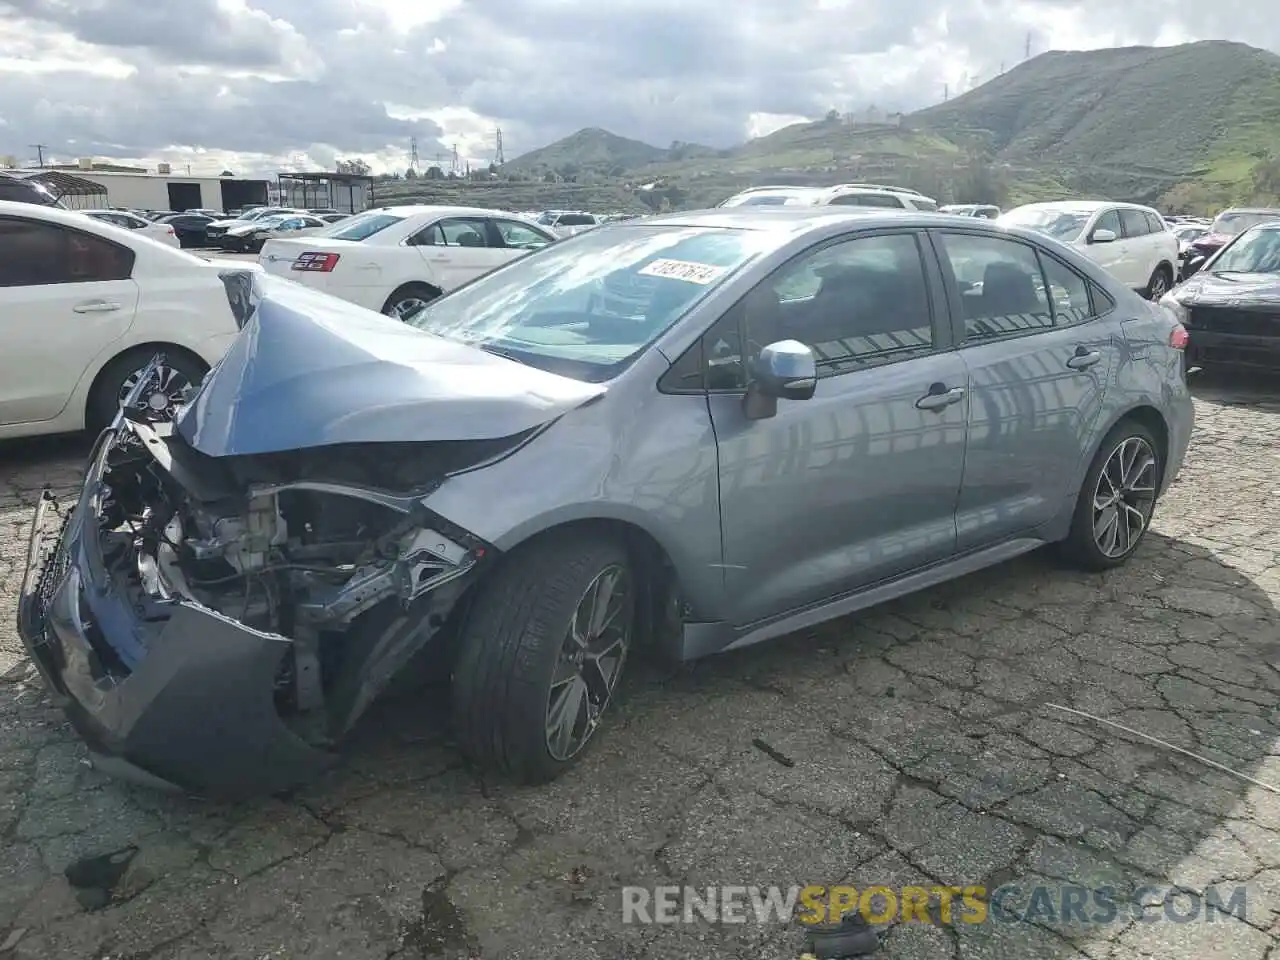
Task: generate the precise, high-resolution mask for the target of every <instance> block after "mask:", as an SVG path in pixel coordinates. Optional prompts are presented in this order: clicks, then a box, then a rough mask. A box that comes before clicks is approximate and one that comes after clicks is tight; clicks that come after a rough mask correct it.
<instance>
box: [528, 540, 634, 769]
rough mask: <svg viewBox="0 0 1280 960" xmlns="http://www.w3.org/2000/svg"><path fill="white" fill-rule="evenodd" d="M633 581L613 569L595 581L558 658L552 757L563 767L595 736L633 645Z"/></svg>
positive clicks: (549, 732) (551, 707) (551, 708)
mask: <svg viewBox="0 0 1280 960" xmlns="http://www.w3.org/2000/svg"><path fill="white" fill-rule="evenodd" d="M633 609H634V597H633V595H632V590H631V577H630V575H629V573H628V572H627V569H626V568H625V567H623V566H621V565H620V564H611V565H610V566H608V567H606V568H605V569H604V570H602V571H600V573H598V574H597V575H596V577H595V579H593V580H592V581H591V584H590V586H588V587H587V589H586V591H585V592H584V593H583V595H582V598H581V599H580V600H579V601H578V605H577V607H576V608H575V609H574V612H573V617H572V619H571V620H570V621H569V628H568V629H567V630H566V631H565V638H564V642H563V644H562V645H561V648H560V654H559V656H558V657H557V658H556V664H555V668H554V672H553V673H552V677H551V688H550V690H549V692H548V696H547V716H546V728H545V729H546V743H547V752H548V753H550V754H551V756H552V758H553V759H555V760H558V761H561V762H563V761H566V760H569V759H571V758H573V757H574V756H575V755H577V754H578V753H579V752H580V751H581V750H582V748H583V747H585V746H586V745H587V741H588V740H590V739H591V736H592V734H594V733H595V731H596V727H597V726H598V725H599V722H600V716H601V714H603V713H604V711H605V708H606V707H608V705H609V702H610V701H611V700H612V699H613V692H614V688H615V687H616V686H617V683H618V678H619V676H621V674H622V665H623V662H624V661H625V660H626V657H627V648H628V646H629V645H630V643H631V621H632V611H633Z"/></svg>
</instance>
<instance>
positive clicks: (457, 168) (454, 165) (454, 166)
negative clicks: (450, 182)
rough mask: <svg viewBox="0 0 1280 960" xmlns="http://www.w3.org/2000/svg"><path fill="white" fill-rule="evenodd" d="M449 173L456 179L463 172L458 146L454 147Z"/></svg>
mask: <svg viewBox="0 0 1280 960" xmlns="http://www.w3.org/2000/svg"><path fill="white" fill-rule="evenodd" d="M449 172H450V173H452V174H453V175H454V176H455V177H456V176H458V174H460V173H461V172H462V170H461V165H460V164H459V163H458V145H457V144H456V143H455V144H454V145H453V159H452V160H450V162H449Z"/></svg>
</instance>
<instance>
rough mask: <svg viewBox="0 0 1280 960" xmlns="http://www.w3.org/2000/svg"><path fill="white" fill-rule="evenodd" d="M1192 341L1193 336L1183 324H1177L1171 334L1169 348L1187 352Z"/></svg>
mask: <svg viewBox="0 0 1280 960" xmlns="http://www.w3.org/2000/svg"><path fill="white" fill-rule="evenodd" d="M1190 339H1191V335H1190V334H1189V333H1187V328H1186V327H1184V326H1183V325H1182V324H1180V323H1179V324H1176V325H1175V326H1174V328H1173V330H1172V332H1170V334H1169V346H1171V347H1173V349H1175V350H1185V349H1186V348H1187V341H1189V340H1190Z"/></svg>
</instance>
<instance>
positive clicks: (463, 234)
mask: <svg viewBox="0 0 1280 960" xmlns="http://www.w3.org/2000/svg"><path fill="white" fill-rule="evenodd" d="M425 237H426V239H425V241H423V242H425V243H426V245H427V246H434V247H487V246H489V240H488V231H487V230H485V224H484V221H483V220H441V221H439V222H438V223H433V224H432V225H431V227H430V229H429V230H428V231H425Z"/></svg>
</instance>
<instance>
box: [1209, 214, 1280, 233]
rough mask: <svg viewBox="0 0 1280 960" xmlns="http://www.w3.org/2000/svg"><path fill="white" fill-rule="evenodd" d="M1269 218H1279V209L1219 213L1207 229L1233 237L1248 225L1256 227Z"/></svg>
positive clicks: (1269, 219)
mask: <svg viewBox="0 0 1280 960" xmlns="http://www.w3.org/2000/svg"><path fill="white" fill-rule="evenodd" d="M1271 220H1280V210H1256V211H1252V212H1247V213H1244V212H1242V213H1230V212H1227V213H1220V214H1218V219H1216V220H1214V221H1213V226H1212V227H1210V228H1209V229H1210V230H1211V231H1212V232H1213V233H1221V234H1226V235H1227V236H1229V237H1234V236H1236V235H1237V234H1240V233H1244V232H1245V231H1246V230H1248V229H1249V228H1250V227H1256V226H1257V225H1258V224H1260V223H1267V222H1269V221H1271Z"/></svg>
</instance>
